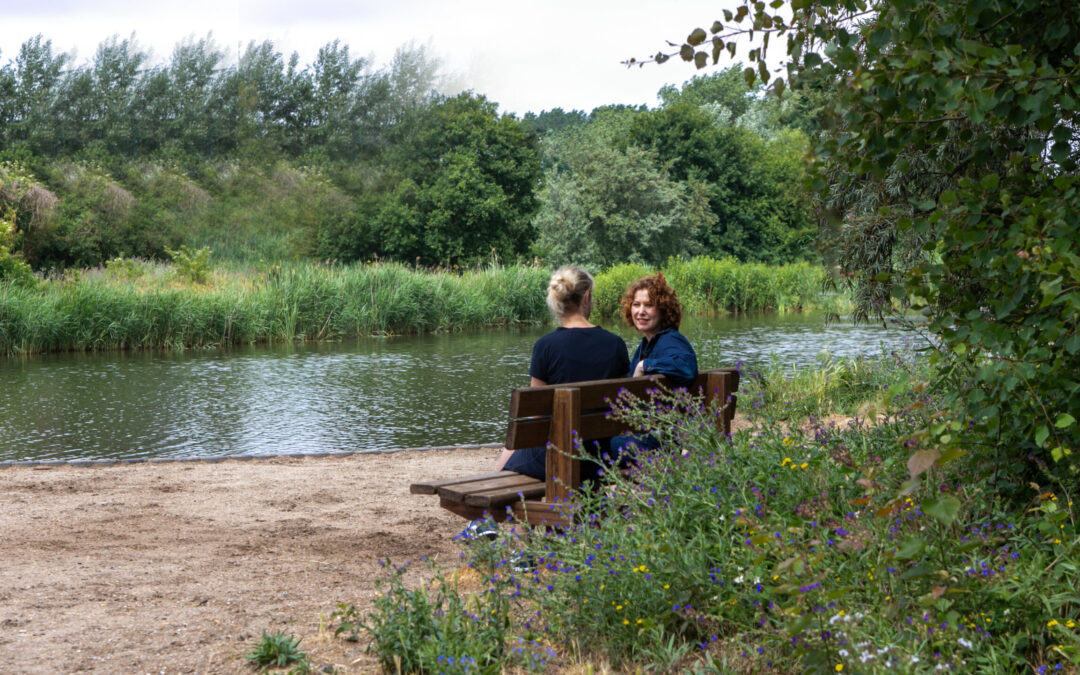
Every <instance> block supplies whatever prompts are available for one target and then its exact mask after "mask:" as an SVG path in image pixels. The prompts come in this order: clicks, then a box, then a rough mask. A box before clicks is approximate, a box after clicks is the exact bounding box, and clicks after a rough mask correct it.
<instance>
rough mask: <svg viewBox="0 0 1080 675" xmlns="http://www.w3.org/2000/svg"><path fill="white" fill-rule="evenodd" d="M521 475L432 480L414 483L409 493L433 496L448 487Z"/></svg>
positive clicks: (493, 474) (490, 475) (491, 475)
mask: <svg viewBox="0 0 1080 675" xmlns="http://www.w3.org/2000/svg"><path fill="white" fill-rule="evenodd" d="M520 475H521V474H520V473H517V472H514V471H497V472H495V473H483V474H479V475H476V476H460V477H458V478H444V479H442V480H430V481H424V482H421V483H413V484H412V485H410V486H409V492H411V493H412V494H414V495H433V494H436V493H438V491H439V488H441V487H444V486H446V485H465V484H467V483H474V482H476V481H481V480H490V479H492V478H503V477H508V476H520Z"/></svg>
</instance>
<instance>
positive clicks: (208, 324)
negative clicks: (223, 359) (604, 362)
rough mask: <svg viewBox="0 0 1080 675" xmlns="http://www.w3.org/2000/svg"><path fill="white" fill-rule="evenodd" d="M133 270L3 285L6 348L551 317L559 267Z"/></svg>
mask: <svg viewBox="0 0 1080 675" xmlns="http://www.w3.org/2000/svg"><path fill="white" fill-rule="evenodd" d="M133 267H134V268H135V270H134V272H132V271H131V270H132V268H133ZM124 269H125V270H127V271H126V273H125V274H123V275H120V274H116V273H114V272H115V271H114V270H113V269H112V268H111V267H108V266H107V267H106V268H103V269H95V270H89V271H84V272H82V273H74V274H70V275H68V276H67V277H65V278H63V279H51V280H45V281H42V282H41V283H39V284H37V285H36V287H22V286H16V285H14V284H0V352H4V353H7V354H12V353H36V352H48V351H65V350H111V349H129V348H170V349H181V348H188V347H206V346H218V345H230V344H244V343H253V342H274V341H293V340H334V339H341V338H349V337H357V336H364V335H389V334H406V333H421V332H428V331H452V330H458V329H461V328H467V327H479V326H501V325H510V324H515V323H536V322H541V321H543V320H545V319H546V318H547V308H546V306H545V305H544V287H545V284H546V283H547V279H548V276H549V271H548V270H545V269H541V268H537V267H529V266H523V265H518V266H508V267H504V266H500V265H490V266H486V267H483V268H477V269H474V270H467V271H465V272H463V273H461V274H456V273H448V272H438V271H435V272H432V271H417V270H413V269H410V268H408V267H406V266H404V265H398V264H392V263H391V264H387V263H378V264H366V265H352V266H327V265H310V264H297V265H286V266H282V265H262V266H259V267H255V268H237V269H233V270H227V271H220V270H219V271H216V272H214V273H212V274H211V276H210V279H209V281H208V283H206V284H193V283H189V282H184V281H182V280H181V279H180V278H179V277H178V276H177V275H176V273H175V272H174V271H173V270H172V269H171V268H170V267H169V266H166V265H160V264H155V263H143V262H137V263H134V265H133V264H132V263H131V261H126V264H125V265H124Z"/></svg>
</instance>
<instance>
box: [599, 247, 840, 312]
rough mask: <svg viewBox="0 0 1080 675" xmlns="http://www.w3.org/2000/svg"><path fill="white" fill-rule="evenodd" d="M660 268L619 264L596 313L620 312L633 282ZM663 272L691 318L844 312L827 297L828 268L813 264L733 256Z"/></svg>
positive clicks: (671, 263) (606, 277)
mask: <svg viewBox="0 0 1080 675" xmlns="http://www.w3.org/2000/svg"><path fill="white" fill-rule="evenodd" d="M653 271H655V270H652V269H650V268H647V267H645V266H643V265H639V264H626V265H616V266H614V267H611V268H609V269H607V270H605V271H604V272H601V273H600V274H598V275H597V277H596V293H595V296H596V298H595V299H596V309H597V311H598V312H599V313H600V314H601V315H602V316H610V315H612V314H615V313H618V311H619V310H618V304H619V298H620V297H621V295H622V292H623V290H624V289H625V288H626V287H627V285H629V283H630V282H632V281H633V280H635V279H637V278H638V277H641V276H644V275H646V274H649V273H651V272H653ZM659 271H661V272H663V273H664V276H666V277H667V280H668V283H670V284H671V286H672V287H673V288H674V289H675V291H676V293H678V295H679V300H680V301H681V302H682V304H683V307H684V308H685V310H686V311H687V312H688V313H690V314H706V315H710V314H711V315H715V314H725V313H739V312H762V311H775V312H791V311H802V310H808V309H826V310H834V311H836V310H838V309H840V307H839V306H838V303H839V300H838V299H837V298H835V297H831V296H826V295H823V293H822V285H823V282H824V280H825V270H824V269H823V268H822V267H820V266H817V265H811V264H809V263H791V264H787V265H766V264H764V263H743V262H739V261H737V260H735V259H733V258H722V259H714V258H708V257H697V258H691V259H683V258H671V259H669V260H668V261H667V264H665V265H664V266H663V267H662V268H660V270H659Z"/></svg>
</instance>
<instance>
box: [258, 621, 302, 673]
mask: <svg viewBox="0 0 1080 675" xmlns="http://www.w3.org/2000/svg"><path fill="white" fill-rule="evenodd" d="M244 658H246V659H247V660H248V661H249V662H250V663H251V664H252V665H253V666H256V667H258V668H284V667H286V666H289V665H292V664H295V667H294V668H293V669H292V670H291V671H290V673H297V675H299V674H300V673H306V672H308V670H309V667H308V659H307V654H305V653H304V652H303V650H301V649H300V638H294V637H293V636H291V635H288V634H287V633H285V631H278V632H277V633H272V634H271V633H267V632H266V631H263V634H262V638H260V639H259V642H258V643H257V644H256V645H255V648H254V649H252V650H251V651H250V652H249V653H248V654H246V655H245V656H244Z"/></svg>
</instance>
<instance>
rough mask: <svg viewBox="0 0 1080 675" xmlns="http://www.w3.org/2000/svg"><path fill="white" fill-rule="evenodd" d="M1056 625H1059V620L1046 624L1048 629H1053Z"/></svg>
mask: <svg viewBox="0 0 1080 675" xmlns="http://www.w3.org/2000/svg"><path fill="white" fill-rule="evenodd" d="M1056 625H1058V622H1057V619H1051V620H1050V621H1048V622H1047V623H1046V627H1047V628H1053V627H1054V626H1056Z"/></svg>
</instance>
